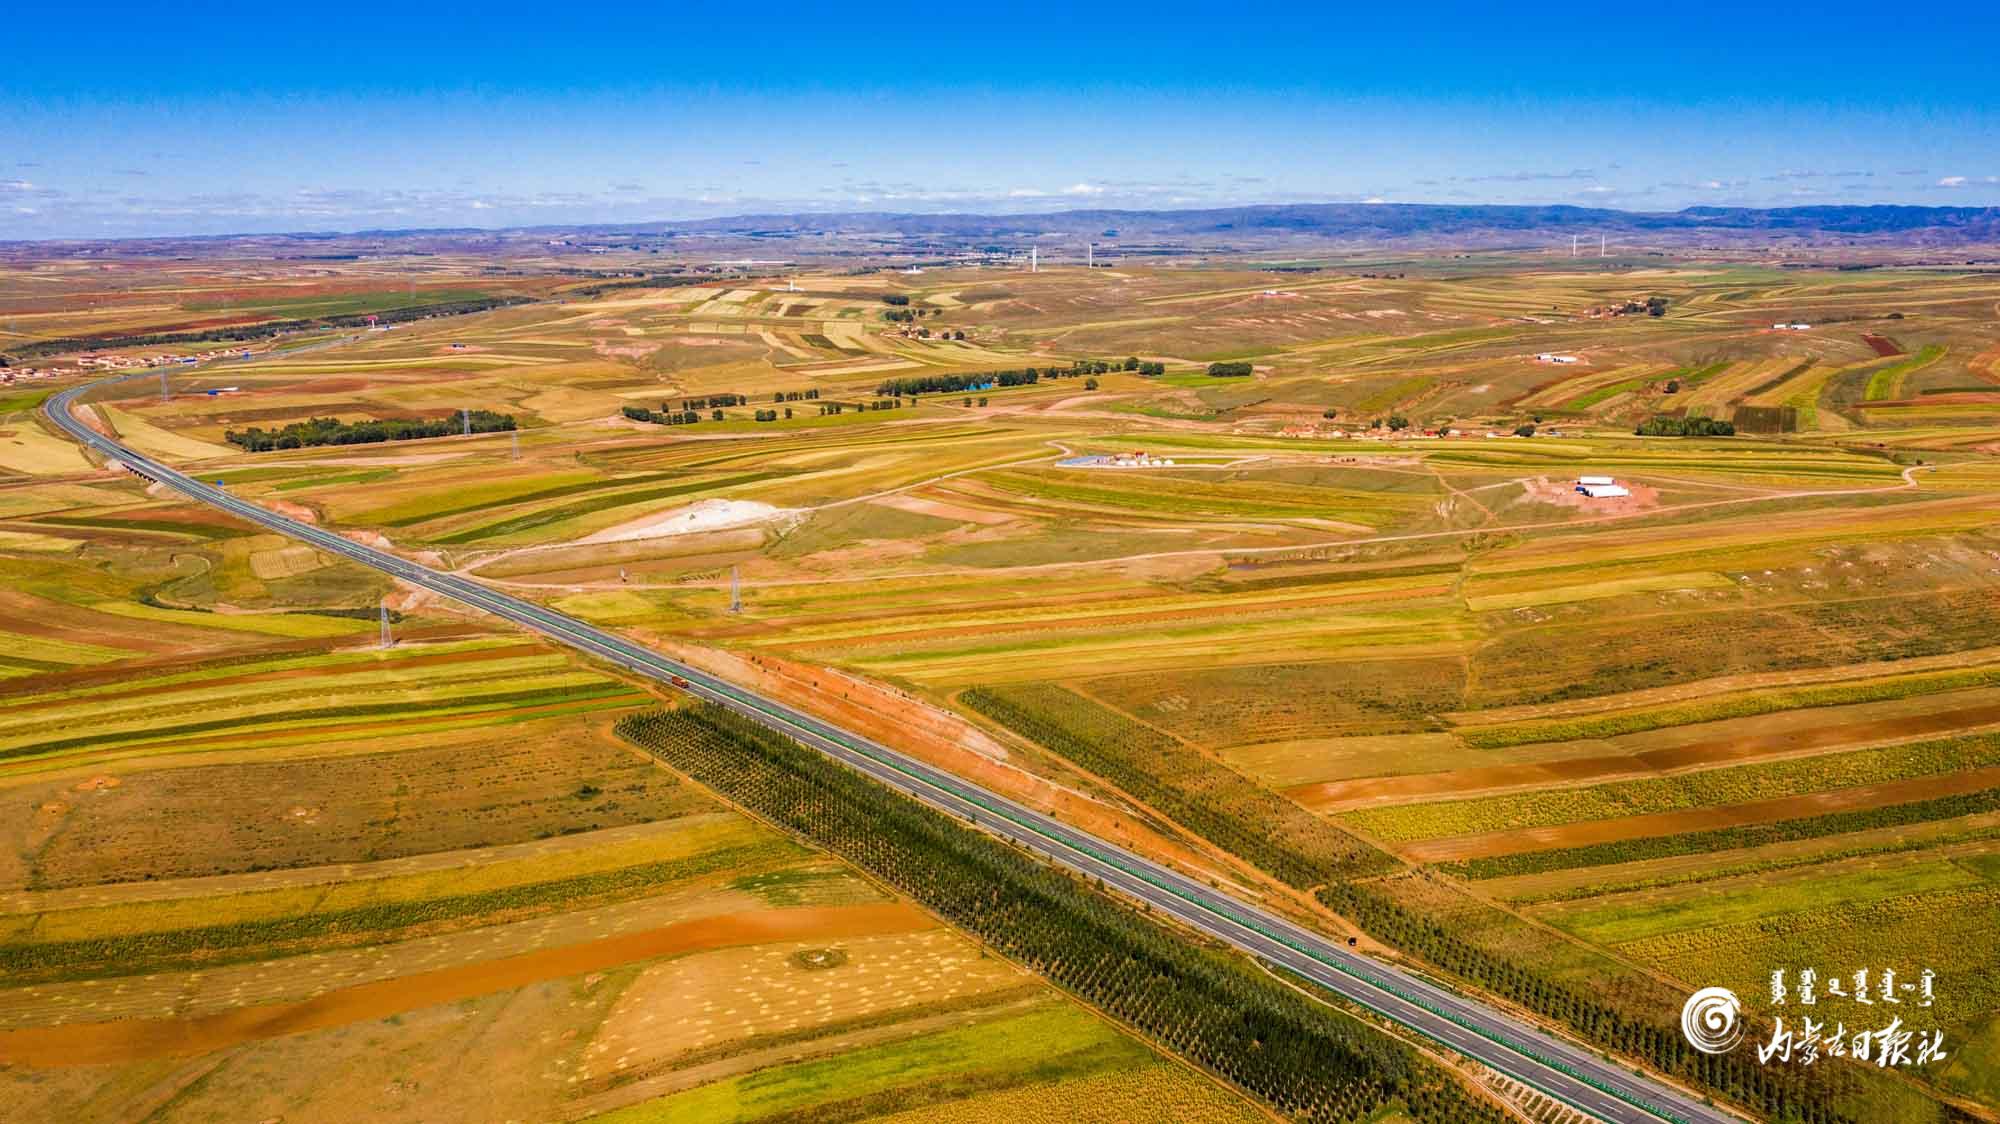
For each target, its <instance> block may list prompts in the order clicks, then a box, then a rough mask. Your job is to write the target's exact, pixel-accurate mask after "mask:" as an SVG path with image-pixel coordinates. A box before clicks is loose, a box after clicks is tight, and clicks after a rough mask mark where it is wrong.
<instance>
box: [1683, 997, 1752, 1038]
mask: <svg viewBox="0 0 2000 1124" xmlns="http://www.w3.org/2000/svg"><path fill="white" fill-rule="evenodd" d="M1742 1013H1743V1004H1742V1003H1741V1002H1739V1001H1738V1000H1737V998H1736V993H1735V992H1733V991H1731V990H1729V989H1728V988H1726V987H1705V988H1702V989H1701V990H1700V991H1697V992H1695V993H1694V994H1693V995H1690V996H1688V1001H1687V1002H1686V1003H1684V1004H1682V1005H1681V1034H1682V1035H1684V1036H1686V1038H1687V1040H1688V1045H1690V1046H1693V1047H1694V1048H1695V1049H1697V1050H1700V1051H1701V1052H1702V1053H1704V1054H1726V1053H1728V1052H1729V1051H1731V1050H1733V1049H1735V1048H1736V1044H1737V1043H1738V1042H1741V1041H1743V1019H1742V1018H1741V1016H1742Z"/></svg>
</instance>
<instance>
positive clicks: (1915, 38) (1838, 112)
mask: <svg viewBox="0 0 2000 1124" xmlns="http://www.w3.org/2000/svg"><path fill="white" fill-rule="evenodd" d="M1334 7H1335V6H1333V5H1281V4H1265V3H1259V2H1255V0H1245V2H1239V3H1230V4H1176V3H1152V4H1126V3H1115V2H1109V0H1107V2H1104V3H1098V4H1093V5H1089V6H1087V7H1077V8H1072V7H1069V6H1061V5H1041V4H1007V3H987V4H975V5H964V6H952V5H942V6H940V5H931V6H897V5H868V4H854V3H849V4H842V5H821V4H810V3H799V4H792V5H774V4H764V5H742V4H737V5H714V4H708V5H702V6H699V7H696V6H691V5H686V4H679V3H670V2H655V3H652V4H648V5H645V6H643V7H641V6H639V5H634V4H605V3H598V4H576V3H559V2H549V3H541V4H532V5H529V4H521V5H516V4H512V3H509V2H507V0H493V2H491V3H482V4H473V5H426V4H404V5H400V6H398V5H357V6H353V7H351V8H348V9H343V10H340V11H339V12H338V13H337V14H332V15H329V14H327V13H326V10H325V9H321V8H315V7H310V6H286V5H269V4H259V5H247V4H212V3H211V4H203V3H190V4H184V5H159V4H146V5H138V4H132V5H127V4H120V3H110V4H96V5H58V4H24V5H21V6H19V7H18V8H16V9H15V10H14V11H13V12H12V13H11V14H10V15H9V17H8V23H7V30H8V38H9V40H10V43H9V47H8V51H7V56H8V57H7V61H6V64H5V66H4V67H0V238H43V237H91V236H126V235H141V234H179V233H224V232H235V231H267V230H344V229H360V228H368V227H416V226H460V225H464V226H488V227H495V226H510V225H523V224H537V223H570V222H627V221H644V220H650V219H671V218H691V217H706V216H714V215H726V214H741V213H754V212H759V211H776V210H783V211H791V210H819V211H826V210H888V211H941V210H966V211H985V212H996V211H1036V210H1053V209H1066V208H1075V207H1147V208H1153V207H1198V206H1212V205H1223V204H1236V203H1258V202H1298V201H1361V200H1369V199H1384V200H1389V201H1394V202H1435V203H1465V202H1498V203H1576V204H1582V205H1595V206H1611V207H1621V208H1627V209H1636V210H1671V209H1677V208H1680V207H1683V206H1688V205H1691V204H1746V205H1756V206H1787V205H1800V204H1815V203H1874V202H1901V203H1924V204H1956V205H1978V206H1986V205H2000V95H1996V94H1995V90H1996V88H2000V81H1996V80H1995V78H1994V62H1993V55H1992V53H1991V44H1992V43H1994V42H1995V41H1996V32H2000V14H1996V12H1995V10H1994V6H1993V5H1991V4H1984V5H1974V4H1961V3H1950V4H1939V5H1889V4H1876V5H1870V6H1865V7H1864V6H1859V5H1853V6H1849V5H1843V4H1822V5H1817V6H1782V7H1781V6H1776V5H1768V4H1756V3H1752V4H1739V5H1734V6H1731V7H1729V8H1728V9H1727V10H1722V9H1719V8H1718V9H1717V10H1714V11H1706V12H1704V11H1688V10H1686V6H1685V5H1681V6H1675V5H1664V4H1652V5H1643V4H1613V3H1592V4H1569V3H1559V2H1552V3H1541V4H1535V5H1532V6H1529V5H1520V6H1515V5H1484V4H1480V5H1475V4H1456V3H1448V2H1441V3H1429V4H1423V5H1402V4H1374V5H1370V6H1368V7H1366V8H1363V9H1356V10H1351V11H1340V10H1331V9H1333V8H1334ZM1649 13H1651V14H1649Z"/></svg>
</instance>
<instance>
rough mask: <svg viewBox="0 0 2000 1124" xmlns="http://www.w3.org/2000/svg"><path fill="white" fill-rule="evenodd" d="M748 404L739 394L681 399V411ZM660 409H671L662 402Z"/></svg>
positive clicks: (748, 400) (746, 399)
mask: <svg viewBox="0 0 2000 1124" xmlns="http://www.w3.org/2000/svg"><path fill="white" fill-rule="evenodd" d="M749 404H750V399H749V398H747V397H745V396H744V395H741V394H711V395H709V396H708V397H706V398H683V399H681V409H683V410H708V409H713V408H714V407H716V406H748V405H749ZM660 409H662V410H671V409H673V407H672V406H669V405H668V404H666V403H665V402H662V403H660Z"/></svg>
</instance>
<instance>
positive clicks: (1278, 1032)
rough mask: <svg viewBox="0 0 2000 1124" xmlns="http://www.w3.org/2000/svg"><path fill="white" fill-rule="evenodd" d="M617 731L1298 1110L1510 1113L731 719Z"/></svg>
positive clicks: (982, 839)
mask: <svg viewBox="0 0 2000 1124" xmlns="http://www.w3.org/2000/svg"><path fill="white" fill-rule="evenodd" d="M618 732H619V733H620V734H621V735H622V736H624V737H625V738H627V739H628V740H630V741H633V742H635V743H637V744H639V745H641V746H643V747H645V748H646V749H648V750H650V751H652V752H653V753H655V754H657V755H658V756H659V757H661V758H662V759H664V760H665V761H666V762H667V763H668V764H670V765H672V766H673V767H674V768H676V769H679V770H681V771H683V772H685V773H688V774H690V775H691V776H693V777H695V778H696V779H697V780H699V781H701V782H702V783H703V784H705V785H707V786H708V787H710V788H713V789H715V790H716V791H718V792H721V793H722V794H723V795H725V796H727V797H728V798H729V799H731V800H733V801H735V802H737V803H739V804H741V805H743V806H745V807H748V808H750V809H752V810H754V811H756V812H757V813H758V814H760V815H762V816H764V817H766V818H768V819H771V820H773V821H774V822H776V823H778V824H779V825H781V826H783V827H785V828H787V829H789V830H791V831H794V832H797V833H799V834H800V835H803V836H805V837H807V838H809V839H810V840H811V841H812V842H814V843H816V844H818V845H820V846H823V847H825V848H827V849H828V850H831V851H833V852H834V853H835V854H837V855H840V856H841V857H842V858H845V859H846V860H848V861H849V862H852V863H854V864H856V865H857V866H860V867H862V868H863V869H865V870H867V871H868V872H869V873H870V874H872V875H874V876H875V877H877V878H879V879H881V880H882V881H884V882H886V883H888V884H890V885H892V886H894V887H895V888H896V889H897V890H899V891H901V892H903V893H906V894H908V895H910V896H911V897H913V898H915V899H917V900H918V901H919V902H921V903H923V904H924V905H925V906H926V907H928V908H929V909H931V910H932V911H933V912H935V913H937V914H938V915H940V916H942V917H944V918H945V919H946V920H948V921H950V922H951V923H952V924H954V925H956V926H958V927H960V928H962V929H965V930H966V931H968V932H971V933H973V934H974V935H976V936H977V937H978V938H979V940H980V941H982V942H983V943H984V944H986V945H989V946H991V947H992V948H993V949H995V950H996V951H998V952H1000V953H1001V954H1003V955H1005V956H1007V957H1008V958H1010V959H1012V960H1014V961H1016V962H1018V963H1021V964H1024V965H1026V966H1028V967H1029V968H1031V969H1033V970H1034V971H1037V972H1040V973H1042V974H1043V975H1045V976H1047V977H1048V978H1049V979H1050V980H1052V981H1054V982H1055V983H1056V984H1057V985H1058V986H1060V987H1062V988H1064V989H1065V990H1067V991H1069V992H1070V993H1071V994H1073V995H1075V996H1077V997H1078V998H1080V999H1082V1000H1084V1001H1085V1002H1087V1003H1089V1004H1091V1005H1093V1006H1095V1007H1098V1008H1099V1009H1101V1010H1103V1011H1105V1012H1106V1013H1107V1014H1109V1015H1110V1016H1111V1017H1113V1018H1114V1019H1117V1020H1119V1021H1120V1022H1123V1023H1125V1024H1127V1025H1129V1026H1132V1027H1135V1028H1137V1029H1138V1030H1139V1031H1141V1032H1142V1033H1144V1034H1146V1035H1148V1036H1150V1037H1151V1038H1153V1039H1154V1040H1155V1041H1157V1042H1159V1043H1160V1044H1161V1045H1163V1046H1165V1047H1167V1048H1169V1049H1172V1050H1174V1051H1176V1052H1178V1053H1180V1054H1182V1055H1184V1056H1186V1057H1188V1058H1190V1059H1191V1060H1193V1061H1194V1062H1196V1063H1197V1064H1199V1065H1201V1066H1203V1067H1205V1068H1207V1069H1208V1070H1210V1071H1211V1072H1213V1073H1216V1074H1219V1075H1220V1076H1222V1077H1224V1078H1226V1079H1228V1080H1229V1081H1232V1082H1234V1083H1235V1084H1237V1085H1238V1086H1240V1087H1242V1088H1244V1089H1246V1090H1248V1091H1249V1092H1251V1093H1253V1094H1255V1095H1256V1096H1258V1097H1261V1098H1262V1099H1264V1100H1265V1101H1266V1102H1268V1103H1269V1104H1271V1105H1272V1106H1274V1107H1275V1108H1277V1109H1278V1110H1279V1111H1280V1112H1283V1113H1285V1114H1287V1115H1289V1116H1291V1117H1292V1118H1294V1119H1297V1120H1301V1121H1307V1122H1311V1124H1322V1122H1324V1124H1334V1122H1350V1121H1361V1120H1366V1119H1371V1118H1373V1117H1374V1116H1375V1115H1376V1114H1379V1113H1382V1112H1383V1111H1384V1110H1386V1109H1390V1108H1392V1106H1395V1105H1397V1104H1399V1103H1400V1104H1401V1105H1402V1106H1404V1107H1405V1108H1406V1109H1407V1110H1409V1111H1411V1112H1412V1113H1413V1114H1415V1115H1416V1116H1418V1117H1419V1118H1420V1119H1424V1120H1436V1121H1454V1122H1457V1121H1468V1122H1475V1124H1480V1122H1498V1121H1499V1120H1500V1119H1502V1117H1501V1113H1500V1111H1499V1109H1498V1108H1497V1107H1496V1106H1494V1105H1493V1104H1491V1103H1490V1102H1487V1101H1485V1100H1483V1099H1481V1098H1478V1097H1475V1096H1474V1095H1472V1094H1471V1093H1470V1092H1468V1091H1467V1090H1466V1089H1465V1087H1464V1086H1462V1085H1460V1084H1459V1083H1458V1081H1456V1080H1455V1079H1453V1078H1452V1077H1451V1076H1450V1075H1449V1074H1447V1073H1446V1072H1445V1071H1444V1070H1443V1069H1442V1068H1441V1067H1438V1066H1436V1065H1435V1064H1433V1063H1431V1062H1429V1061H1428V1060H1426V1059H1425V1058H1423V1057H1422V1056H1421V1055H1419V1054H1417V1053H1416V1052H1415V1051H1413V1050H1411V1049H1409V1048H1408V1047H1406V1046H1403V1045H1402V1044H1400V1043H1398V1042H1396V1041H1394V1040H1393V1039H1391V1038H1389V1037H1387V1036H1386V1035H1382V1034H1380V1033H1377V1032H1375V1031H1373V1030H1370V1029H1369V1028H1368V1027H1366V1026H1365V1025H1364V1024H1362V1023H1360V1022H1359V1021H1357V1020H1354V1019H1351V1018H1348V1017H1346V1016H1344V1015H1342V1014H1339V1013H1338V1012H1336V1011H1334V1010H1332V1009H1330V1008H1328V1007H1326V1006H1324V1005H1323V1004H1320V1003H1318V1002H1315V1001H1314V1000H1313V999H1311V998H1309V997H1308V996H1307V995H1305V994H1303V993H1302V992H1300V991H1298V990H1296V989H1294V988H1293V987H1291V986H1290V985H1288V984H1287V983H1285V982H1283V981H1281V980H1279V979H1277V978H1276V977H1274V976H1271V975H1268V974H1266V973H1264V972H1262V971H1260V970H1258V969H1257V968H1256V967H1254V966H1253V965H1251V964H1249V963H1247V962H1245V961H1243V960H1241V959H1238V958H1235V957H1227V956H1219V955H1216V954H1214V953H1212V952H1209V951H1207V950H1205V949H1202V948H1201V947H1199V946H1198V945H1196V944H1195V943H1193V942H1190V941H1187V940H1185V939H1183V938H1182V937H1180V936H1178V935H1177V934H1175V933H1173V932H1171V931H1169V930H1168V929H1167V928H1165V927H1163V926H1160V925H1157V924H1154V923H1152V922H1151V921H1149V920H1148V919H1147V918H1146V917H1145V916H1143V915H1142V914H1141V913H1139V912H1138V911H1137V910H1135V909H1133V908H1131V907H1130V906H1127V905H1124V904H1122V903H1120V902H1118V901H1116V900H1114V899H1113V898H1112V897H1110V896H1109V895H1107V894H1105V893H1104V892H1102V890H1101V889H1093V888H1092V887H1091V886H1090V885H1089V884H1088V883H1087V882H1085V881H1084V880H1082V879H1080V878H1077V877H1075V876H1072V875H1069V874H1067V873H1064V872H1062V871H1060V870H1057V869H1055V868H1054V867H1051V866H1048V865H1046V864H1044V863H1041V862H1039V861H1037V860H1036V859H1034V858H1032V857H1030V856H1029V855H1027V854H1024V853H1022V852H1020V851H1018V850H1015V849H1013V848H1011V847H1009V846H1008V845H1006V844H1004V843H1002V842H1000V841H998V840H996V839H993V838H991V837H989V836H986V835H984V834H981V833H979V832H977V831H972V830H968V829H967V828H966V827H965V825H963V824H961V823H958V822H957V821H956V820H954V819H952V818H951V817H948V816H946V815H944V814H942V813H940V812H937V811H934V810H932V809H929V808H926V807H924V806H922V805H920V804H917V803H916V802H914V801H911V800H908V799H905V798H903V797H901V796H899V795H897V794H895V793H892V792H890V791H889V790H888V789H886V788H883V787H882V786H880V785H879V784H877V783H876V782H874V781H872V780H869V779H868V778H866V777H864V776H862V775H860V774H859V773H855V772H853V771H851V770H848V769H845V768H842V767H841V766H839V765H836V764H834V763H833V762H831V761H829V760H827V759H826V758H825V757H822V756H820V755H819V754H817V753H813V752H811V751H809V750H806V749H804V748H802V747H801V746H799V745H798V744H797V743H796V742H793V741H791V740H790V739H788V738H784V737H781V736H779V735H777V734H774V733H772V732H770V731H768V730H766V729H764V728H763V727H761V726H757V725H755V724H753V723H751V722H750V721H749V720H747V719H744V718H742V717H740V716H738V715H736V714H733V713H731V712H729V711H726V710H722V709H721V708H718V707H714V706H707V705H704V706H700V707H696V708H692V709H688V710H679V711H669V712H656V713H652V714H645V715H638V716H633V717H628V718H626V719H624V720H622V721H620V722H619V724H618Z"/></svg>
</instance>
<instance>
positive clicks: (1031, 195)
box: [1007, 187, 1048, 199]
mask: <svg viewBox="0 0 2000 1124" xmlns="http://www.w3.org/2000/svg"><path fill="white" fill-rule="evenodd" d="M1047 195H1048V192H1046V191H1036V190H1035V189H1034V188H1032V187H1017V188H1015V189H1014V190H1012V191H1010V192H1008V193H1007V198H1009V199H1041V198H1043V197H1045V196H1047Z"/></svg>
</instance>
